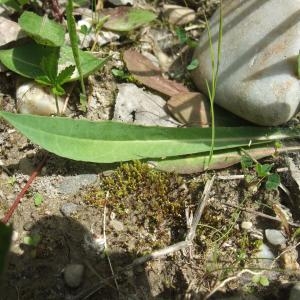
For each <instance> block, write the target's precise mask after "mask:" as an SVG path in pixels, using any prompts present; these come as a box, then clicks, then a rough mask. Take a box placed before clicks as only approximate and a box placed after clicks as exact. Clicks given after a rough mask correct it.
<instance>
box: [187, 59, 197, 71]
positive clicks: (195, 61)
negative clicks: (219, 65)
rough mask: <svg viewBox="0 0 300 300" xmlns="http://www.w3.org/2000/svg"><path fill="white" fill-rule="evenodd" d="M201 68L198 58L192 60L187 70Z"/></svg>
mask: <svg viewBox="0 0 300 300" xmlns="http://www.w3.org/2000/svg"><path fill="white" fill-rule="evenodd" d="M198 66H199V61H198V59H197V58H194V59H192V61H191V62H190V63H189V64H188V65H187V67H186V69H187V70H188V71H193V70H195V69H197V68H198Z"/></svg>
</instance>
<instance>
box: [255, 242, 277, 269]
mask: <svg viewBox="0 0 300 300" xmlns="http://www.w3.org/2000/svg"><path fill="white" fill-rule="evenodd" d="M255 257H256V258H257V259H258V260H259V265H260V267H261V268H269V267H270V266H271V265H272V264H273V261H274V258H275V256H274V254H273V253H272V251H271V249H270V248H269V247H268V246H267V245H266V244H262V245H261V246H260V247H259V252H258V253H256V255H255Z"/></svg>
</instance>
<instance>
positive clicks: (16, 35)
mask: <svg viewBox="0 0 300 300" xmlns="http://www.w3.org/2000/svg"><path fill="white" fill-rule="evenodd" d="M24 36H25V35H24V32H22V31H21V27H20V25H19V24H18V23H16V22H13V21H11V20H9V19H7V18H4V17H3V16H0V46H3V45H5V44H7V43H10V42H12V41H16V40H18V39H20V38H22V37H24Z"/></svg>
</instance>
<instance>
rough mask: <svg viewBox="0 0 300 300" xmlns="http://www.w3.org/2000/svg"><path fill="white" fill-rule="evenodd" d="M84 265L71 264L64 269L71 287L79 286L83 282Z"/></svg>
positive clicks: (66, 280) (66, 279)
mask: <svg viewBox="0 0 300 300" xmlns="http://www.w3.org/2000/svg"><path fill="white" fill-rule="evenodd" d="M83 271H84V266H83V265H81V264H69V265H67V266H66V267H65V269H64V279H65V282H66V284H67V285H68V286H69V287H71V288H77V287H79V285H80V284H81V282H82V278H83Z"/></svg>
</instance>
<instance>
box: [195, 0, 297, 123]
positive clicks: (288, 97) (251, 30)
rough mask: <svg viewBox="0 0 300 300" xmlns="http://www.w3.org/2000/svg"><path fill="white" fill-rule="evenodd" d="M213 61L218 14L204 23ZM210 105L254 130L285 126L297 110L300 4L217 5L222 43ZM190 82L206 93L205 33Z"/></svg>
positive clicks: (278, 0) (259, 0)
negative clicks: (255, 127) (246, 122)
mask: <svg viewBox="0 0 300 300" xmlns="http://www.w3.org/2000/svg"><path fill="white" fill-rule="evenodd" d="M209 23H210V26H211V36H212V41H213V48H214V51H215V57H216V56H217V45H218V27H219V11H217V12H216V13H215V14H214V15H213V16H212V18H211V20H210V21H209ZM221 49H222V50H221V53H222V54H221V56H222V57H221V63H220V68H219V76H218V82H217V93H216V98H215V102H216V103H217V104H219V105H221V106H222V107H224V108H226V109H227V110H229V111H231V112H233V113H234V114H236V115H238V116H240V117H242V118H244V119H246V120H249V121H251V122H253V123H256V124H259V125H267V126H269V125H270V126H274V125H279V124H283V123H285V122H287V121H288V120H289V119H290V118H291V117H293V116H294V115H295V113H296V112H297V111H298V109H299V102H300V81H299V78H298V77H297V55H298V53H299V49H300V0H227V1H223V42H222V48H221ZM194 58H197V59H198V61H199V67H198V68H197V69H196V70H195V71H194V72H193V73H192V78H193V80H194V82H195V84H196V85H197V87H198V88H199V89H200V91H202V92H204V93H206V94H207V90H206V83H205V80H206V79H207V80H209V82H211V81H210V80H211V78H212V68H211V56H210V47H209V40H208V35H207V32H204V33H203V34H202V36H201V39H200V41H199V45H198V47H197V48H196V51H195V53H194Z"/></svg>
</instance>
